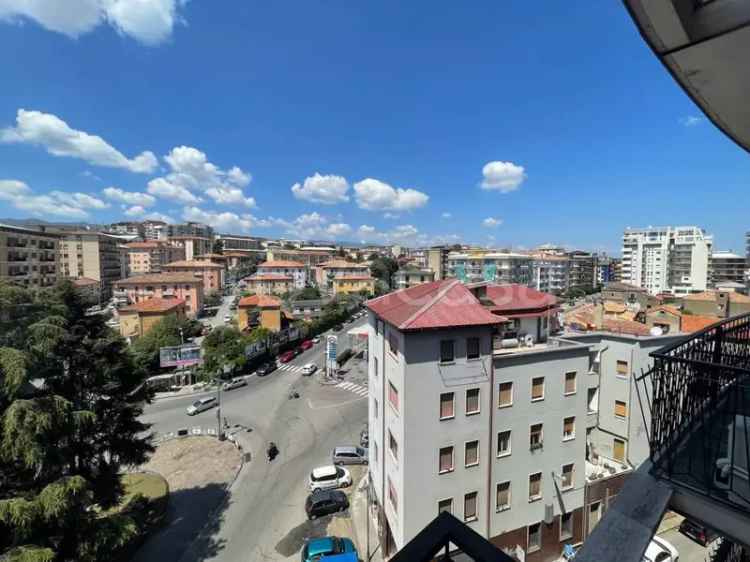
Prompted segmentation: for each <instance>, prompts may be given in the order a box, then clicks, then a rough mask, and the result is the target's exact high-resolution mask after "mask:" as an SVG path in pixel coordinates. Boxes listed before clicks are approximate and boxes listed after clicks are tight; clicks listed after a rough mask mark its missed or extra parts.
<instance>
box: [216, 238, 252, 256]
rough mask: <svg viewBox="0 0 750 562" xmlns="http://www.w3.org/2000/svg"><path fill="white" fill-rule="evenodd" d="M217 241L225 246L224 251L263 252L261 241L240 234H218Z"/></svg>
mask: <svg viewBox="0 0 750 562" xmlns="http://www.w3.org/2000/svg"><path fill="white" fill-rule="evenodd" d="M216 239H217V240H221V242H222V243H223V244H224V251H225V252H226V251H240V250H261V249H262V246H261V244H260V243H261V239H260V238H256V237H253V236H240V235H238V234H217V235H216Z"/></svg>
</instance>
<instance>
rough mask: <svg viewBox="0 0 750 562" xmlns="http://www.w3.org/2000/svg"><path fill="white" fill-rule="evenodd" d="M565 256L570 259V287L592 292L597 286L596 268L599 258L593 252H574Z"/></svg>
mask: <svg viewBox="0 0 750 562" xmlns="http://www.w3.org/2000/svg"><path fill="white" fill-rule="evenodd" d="M565 255H566V256H567V257H568V259H570V266H569V272H568V285H569V286H570V287H571V288H572V287H577V288H579V289H584V290H592V289H594V288H595V287H596V286H597V282H596V277H597V275H596V273H597V271H596V268H597V259H598V256H597V255H596V254H594V253H592V252H585V251H583V250H572V251H570V252H566V253H565Z"/></svg>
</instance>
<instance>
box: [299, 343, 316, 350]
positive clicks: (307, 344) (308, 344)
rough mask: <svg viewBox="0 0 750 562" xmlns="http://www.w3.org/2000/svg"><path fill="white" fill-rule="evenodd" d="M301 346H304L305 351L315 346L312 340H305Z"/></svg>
mask: <svg viewBox="0 0 750 562" xmlns="http://www.w3.org/2000/svg"><path fill="white" fill-rule="evenodd" d="M299 346H300V347H301V348H302V350H303V351H306V350H308V349H310V348H311V347H312V346H313V342H312V340H305V341H303V342H302V343H301V344H299Z"/></svg>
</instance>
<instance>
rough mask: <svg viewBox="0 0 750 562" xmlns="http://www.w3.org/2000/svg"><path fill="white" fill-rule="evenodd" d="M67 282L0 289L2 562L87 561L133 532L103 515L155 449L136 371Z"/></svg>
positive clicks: (120, 517)
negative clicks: (125, 474)
mask: <svg viewBox="0 0 750 562" xmlns="http://www.w3.org/2000/svg"><path fill="white" fill-rule="evenodd" d="M85 306H86V304H85V303H84V302H83V301H82V300H81V298H80V297H79V295H78V293H77V292H76V291H75V289H74V288H73V286H72V285H71V284H70V283H67V282H66V283H62V284H60V285H59V286H57V287H55V288H54V289H25V288H19V287H14V286H10V285H8V284H5V283H0V558H3V556H6V557H7V559H8V560H11V561H14V562H15V561H29V562H42V561H45V562H47V561H74V560H75V561H84V562H88V561H95V560H101V559H104V558H109V557H111V555H112V553H113V552H114V551H115V550H116V549H117V548H118V547H119V546H122V545H123V544H125V542H127V541H128V540H130V538H132V537H133V536H134V534H136V533H137V524H136V523H135V521H134V520H133V519H131V518H130V517H129V516H127V515H124V514H120V513H114V514H111V515H107V516H104V515H103V510H106V509H107V508H109V507H111V506H114V505H116V504H117V503H118V501H119V500H120V498H121V494H122V487H121V483H120V472H121V469H122V467H125V466H130V465H138V464H142V463H143V462H144V461H145V460H146V459H147V457H148V455H149V453H150V452H152V451H153V447H152V446H151V441H150V436H148V435H147V431H148V426H147V425H145V424H143V423H141V422H140V421H139V420H138V417H139V416H140V414H141V413H142V406H141V405H142V404H143V401H144V400H145V399H147V398H148V395H147V393H148V390H147V387H146V386H145V385H144V384H143V383H144V378H145V373H144V371H143V370H142V369H139V368H138V367H137V366H136V365H135V364H134V362H133V358H132V355H131V354H130V353H129V351H128V349H127V343H126V342H125V340H124V339H123V338H121V337H120V336H119V334H116V333H115V332H113V331H112V330H111V329H110V328H109V327H107V326H106V324H105V319H104V317H103V316H102V315H98V314H94V315H90V316H87V315H86V314H85Z"/></svg>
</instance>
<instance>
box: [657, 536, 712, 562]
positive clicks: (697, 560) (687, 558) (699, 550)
mask: <svg viewBox="0 0 750 562" xmlns="http://www.w3.org/2000/svg"><path fill="white" fill-rule="evenodd" d="M659 536H660V537H661V538H663V539H664V540H666V541H667V542H669V543H670V544H671V545H672V546H674V547H675V548H676V549H677V552H679V553H680V562H705V560H706V559H707V558H708V554H709V550H710V547H709V548H704V547H702V546H701V545H699V544H698V543H697V542H695V541H694V540H693V539H691V538H690V537H687V536H685V535H683V534H682V533H680V531H678V530H677V529H672V530H671V531H667V532H666V533H662V534H661V535H659Z"/></svg>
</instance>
